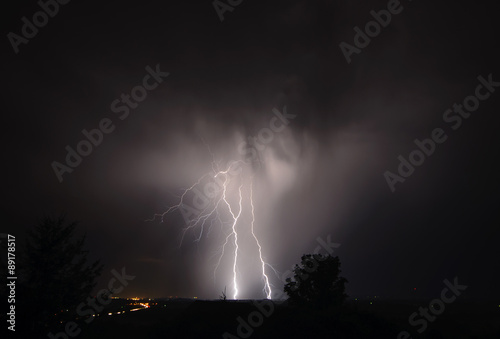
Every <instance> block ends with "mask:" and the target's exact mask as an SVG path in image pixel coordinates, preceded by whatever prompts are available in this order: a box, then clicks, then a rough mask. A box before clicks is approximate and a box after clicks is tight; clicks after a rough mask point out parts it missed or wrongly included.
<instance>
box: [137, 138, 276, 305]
mask: <svg viewBox="0 0 500 339" xmlns="http://www.w3.org/2000/svg"><path fill="white" fill-rule="evenodd" d="M205 145H206V146H207V148H208V151H209V152H210V154H211V156H212V163H211V165H212V171H211V172H209V173H207V174H205V175H203V176H202V177H200V178H199V179H198V181H196V182H195V183H194V184H193V185H192V186H190V187H189V188H187V189H185V190H184V191H183V192H182V194H181V195H180V199H179V201H178V203H177V204H176V205H174V206H171V207H169V208H168V209H167V210H166V211H165V212H163V213H159V214H155V215H154V217H153V218H152V219H148V220H147V221H154V220H156V219H157V218H159V219H160V222H164V220H165V217H166V216H167V215H168V214H169V213H173V212H175V211H177V210H181V212H183V215H184V216H185V214H184V211H185V210H186V209H187V208H188V207H190V206H189V204H186V201H185V200H186V199H187V196H188V194H189V193H190V192H193V191H194V190H195V188H196V187H197V186H199V185H201V183H202V182H203V181H204V180H205V179H207V178H208V179H210V180H215V181H216V182H217V180H219V181H218V182H217V183H218V184H219V187H218V188H217V190H216V191H215V192H214V195H215V198H214V199H213V200H212V201H210V203H207V204H206V206H204V207H203V208H202V209H200V210H196V214H195V216H194V218H190V219H189V220H186V226H185V227H184V228H183V229H182V234H181V240H180V244H179V246H181V245H182V243H183V241H184V238H185V235H186V233H187V232H188V231H195V232H196V237H195V241H197V242H199V241H201V239H202V237H203V234H204V233H206V234H207V236H208V234H210V232H211V231H212V228H213V226H214V225H215V224H217V223H219V224H220V225H221V228H222V231H223V232H224V229H225V227H226V226H227V225H228V224H230V225H231V227H230V228H227V231H226V232H224V234H225V235H224V237H225V238H224V239H225V240H224V242H223V244H222V246H221V247H220V250H219V252H220V255H219V258H218V260H217V263H216V265H215V268H214V272H213V277H214V283H215V281H216V272H217V269H218V268H219V266H220V264H221V261H222V258H223V257H224V255H225V254H226V253H227V251H226V247H227V246H228V245H229V244H230V243H233V244H234V251H233V252H232V253H233V258H232V259H233V261H232V274H233V279H232V280H233V281H232V283H233V290H234V292H233V298H234V299H236V298H237V297H238V293H239V288H238V279H237V277H238V274H237V273H238V272H239V267H238V254H239V251H240V244H239V241H241V239H240V238H239V237H238V229H239V228H240V227H243V226H240V222H239V221H240V216H241V215H242V213H243V211H244V199H243V189H244V187H245V184H246V185H247V186H249V188H247V189H245V191H247V192H248V191H249V202H250V206H249V207H250V208H248V213H250V214H251V222H250V225H249V228H250V231H251V234H252V236H253V238H254V240H255V243H256V244H257V248H258V260H260V266H261V269H262V280H263V283H264V288H263V293H264V295H265V296H266V298H267V299H271V297H272V289H271V284H270V282H269V277H268V275H267V274H266V266H269V267H270V268H271V269H272V270H273V271H275V272H276V270H275V269H274V268H273V267H272V266H271V265H270V264H269V263H267V262H265V261H264V259H263V250H262V245H261V243H260V241H259V239H258V237H257V235H256V232H255V229H254V224H255V220H256V217H255V206H254V201H253V198H254V197H253V176H252V177H251V178H250V182H249V183H248V181H247V182H246V183H245V180H244V177H243V175H242V173H241V172H240V173H239V174H238V175H232V174H231V173H230V171H231V169H232V166H234V165H235V164H240V165H241V164H244V162H243V161H241V160H240V161H236V162H233V163H232V164H231V165H229V166H228V167H227V168H226V169H225V170H223V171H221V170H219V164H218V163H217V162H216V161H215V156H214V154H213V153H212V151H211V150H210V147H209V146H208V144H206V143H205ZM219 177H220V178H219ZM222 177H223V179H221V178H222ZM235 180H237V182H238V181H239V182H238V184H239V186H238V209H237V210H236V208H235V206H234V207H233V206H231V201H230V200H229V198H228V193H229V192H228V191H229V190H230V185H231V186H232V182H233V181H235ZM231 191H233V190H232V189H231ZM233 199H234V198H233ZM245 201H246V199H245ZM233 205H234V202H233ZM226 207H227V209H226ZM183 209H184V211H183ZM193 210H194V209H193V208H190V211H193ZM228 212H229V213H228ZM191 214H194V213H192V212H190V215H191ZM226 217H228V218H230V220H227V219H226ZM208 224H209V226H207V225H208ZM205 227H208V231H207V232H206V230H205ZM231 239H233V241H231V242H230V240H231Z"/></svg>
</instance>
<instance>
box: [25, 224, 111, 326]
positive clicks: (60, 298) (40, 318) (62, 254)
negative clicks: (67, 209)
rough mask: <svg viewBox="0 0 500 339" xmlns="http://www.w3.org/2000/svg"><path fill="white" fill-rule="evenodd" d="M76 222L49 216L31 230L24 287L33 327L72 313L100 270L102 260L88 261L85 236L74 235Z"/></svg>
mask: <svg viewBox="0 0 500 339" xmlns="http://www.w3.org/2000/svg"><path fill="white" fill-rule="evenodd" d="M76 225H77V223H76V222H71V223H67V222H66V221H65V216H64V215H62V216H60V217H58V218H50V217H46V218H44V219H42V220H41V221H40V222H39V223H38V225H36V226H35V227H34V228H33V229H32V230H30V231H28V234H27V240H26V249H25V251H24V257H23V260H22V280H21V288H22V290H23V292H24V293H25V298H23V299H24V300H25V301H26V302H27V303H29V309H30V310H31V312H30V313H29V314H28V319H29V320H30V322H31V326H30V327H31V329H32V330H35V331H42V332H43V331H45V330H46V329H47V328H54V324H59V323H60V321H63V320H67V319H68V318H69V317H72V316H73V315H74V312H75V310H76V306H77V305H78V304H79V303H81V302H83V301H85V299H86V298H87V297H88V296H89V295H90V292H91V291H92V289H93V288H94V286H95V284H96V278H97V277H98V276H99V275H100V273H101V270H102V267H103V266H102V265H101V264H100V262H99V260H97V261H95V262H93V263H91V264H89V263H88V262H87V261H88V260H87V255H88V251H87V250H85V249H84V242H85V236H83V237H79V238H77V237H75V229H76ZM26 306H28V305H26ZM66 310H68V311H66Z"/></svg>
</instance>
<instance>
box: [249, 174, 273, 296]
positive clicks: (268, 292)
mask: <svg viewBox="0 0 500 339" xmlns="http://www.w3.org/2000/svg"><path fill="white" fill-rule="evenodd" d="M250 206H251V207H252V223H251V231H252V235H253V238H254V239H255V242H256V243H257V246H258V248H259V259H260V262H261V265H262V276H263V278H264V284H265V285H264V293H265V294H266V295H267V299H271V294H272V291H271V286H270V285H269V277H268V276H267V275H266V262H265V261H264V259H262V246H260V242H259V239H258V238H257V236H256V235H255V232H254V222H255V207H254V205H253V178H252V181H251V182H250Z"/></svg>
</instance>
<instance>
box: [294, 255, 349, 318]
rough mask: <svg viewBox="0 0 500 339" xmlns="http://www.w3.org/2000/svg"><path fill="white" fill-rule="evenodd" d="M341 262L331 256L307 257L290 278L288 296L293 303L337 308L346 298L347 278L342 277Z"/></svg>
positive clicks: (305, 256) (303, 257) (303, 258)
mask: <svg viewBox="0 0 500 339" xmlns="http://www.w3.org/2000/svg"><path fill="white" fill-rule="evenodd" d="M340 272H341V270H340V260H339V258H338V257H332V256H331V255H327V256H323V255H320V254H314V255H312V254H305V255H303V256H302V258H301V262H300V265H295V268H294V269H293V273H294V277H293V279H291V278H288V279H287V280H286V281H287V283H286V284H285V293H286V294H288V296H289V297H290V302H292V303H295V304H298V305H311V306H313V307H317V308H322V309H323V308H327V307H330V306H333V307H337V306H340V305H342V303H343V302H344V300H345V299H346V298H347V295H346V294H345V284H346V283H347V279H345V278H342V277H340V276H339V275H340Z"/></svg>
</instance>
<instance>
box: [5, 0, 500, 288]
mask: <svg viewBox="0 0 500 339" xmlns="http://www.w3.org/2000/svg"><path fill="white" fill-rule="evenodd" d="M402 5H403V6H404V7H405V9H404V11H402V12H401V13H400V14H398V15H397V16H394V17H393V18H392V21H391V23H390V25H389V26H388V27H387V28H384V29H383V31H382V32H381V33H380V35H379V36H377V37H376V38H374V39H372V41H371V43H370V45H369V46H368V47H366V48H364V49H363V50H362V52H361V53H360V54H359V55H353V56H352V63H351V64H348V63H347V62H346V60H345V57H344V55H343V54H342V52H341V50H340V49H339V46H338V45H339V44H340V42H342V41H346V42H348V43H352V40H353V37H354V34H355V32H354V31H353V28H354V26H359V27H363V26H364V24H365V23H366V22H368V21H369V20H372V17H371V15H370V11H371V10H380V9H384V8H386V7H387V1H376V2H361V1H355V2H342V1H273V2H249V1H246V2H243V3H242V5H240V6H238V7H237V8H236V9H235V11H234V12H232V13H229V14H227V17H226V19H225V20H224V22H222V23H221V22H220V21H219V20H218V17H217V14H216V12H215V10H214V9H213V8H212V6H211V4H210V2H206V1H205V2H189V3H175V4H163V5H159V4H156V3H153V2H151V3H144V4H141V5H139V4H135V5H133V4H132V5H131V4H123V3H119V4H117V5H116V6H113V5H111V4H106V5H103V4H97V3H96V4H91V3H86V4H79V3H70V4H68V5H67V6H65V7H64V8H62V9H61V12H60V13H59V14H58V15H57V17H56V18H54V19H53V20H52V21H51V22H50V25H48V26H47V27H45V28H44V29H43V31H41V32H40V33H39V35H38V36H37V37H36V39H34V40H32V41H30V43H29V44H27V45H25V46H21V47H20V53H19V54H18V55H15V54H14V53H11V55H7V62H8V65H7V63H4V64H3V68H4V72H5V73H6V74H7V83H8V86H7V88H6V94H7V96H8V100H9V101H8V102H9V104H8V107H9V109H8V112H9V114H7V115H6V117H5V119H6V120H5V125H6V126H9V130H8V131H7V133H6V134H5V135H4V139H5V141H4V147H5V149H6V151H5V157H6V159H10V160H9V161H12V163H15V164H16V165H15V166H13V167H10V168H8V169H7V174H6V175H5V177H6V178H17V180H7V181H8V182H7V183H6V185H7V188H8V191H9V192H12V193H10V194H11V196H12V198H11V203H12V208H11V209H10V212H9V219H10V221H11V225H12V226H11V227H13V228H14V227H18V228H19V229H22V228H25V227H26V225H29V224H30V223H33V221H34V220H35V219H36V218H37V217H38V216H39V215H40V214H42V213H45V212H50V213H53V212H57V211H60V210H66V211H67V212H68V214H69V216H70V217H72V218H75V219H78V220H81V221H82V226H83V227H84V229H85V230H86V231H87V232H88V233H89V238H88V239H89V242H90V244H89V246H90V248H91V251H92V252H93V253H94V254H95V255H96V256H97V257H103V258H104V261H105V263H106V265H107V266H109V267H110V268H117V269H118V268H120V267H122V266H124V265H125V266H127V270H128V271H130V272H131V274H133V275H136V276H137V279H136V280H135V281H134V284H136V285H135V286H136V287H133V286H132V284H131V287H130V290H128V291H127V293H130V294H133V293H139V294H144V295H147V294H148V293H150V294H151V295H157V296H158V295H172V294H173V295H193V294H199V295H204V296H206V297H216V296H217V295H215V294H214V291H213V290H212V286H209V287H207V286H206V285H207V284H208V285H210V281H209V279H210V277H211V267H207V266H209V265H208V264H207V261H205V259H204V258H205V257H206V254H207V253H211V251H212V250H213V247H212V246H214V243H215V241H212V240H207V241H206V243H200V244H195V243H193V242H192V240H193V239H192V237H191V238H189V241H188V242H187V243H186V245H185V246H183V247H181V248H180V249H177V246H178V240H179V232H180V231H181V228H182V227H183V226H184V225H185V224H184V220H183V219H182V216H181V215H179V214H174V215H171V216H169V218H168V220H167V221H166V222H165V223H163V224H158V223H152V222H144V220H145V219H147V218H149V217H151V216H152V215H153V214H154V213H158V212H161V211H163V210H165V209H166V208H167V207H168V206H171V205H172V204H175V203H176V202H177V198H176V196H177V195H179V194H180V193H181V188H186V187H189V186H190V185H192V184H193V183H194V182H195V181H196V180H197V178H199V177H200V176H201V175H203V174H205V173H207V172H208V171H210V168H211V164H210V161H211V159H212V158H211V156H210V154H209V153H208V151H207V147H206V145H205V144H204V142H203V141H205V142H206V143H207V144H209V145H210V148H211V149H212V151H213V153H214V154H215V155H216V157H217V158H218V159H220V160H221V161H222V162H223V163H227V161H230V160H237V159H238V158H239V157H241V156H242V155H241V154H240V153H239V152H238V151H237V146H238V145H239V144H240V143H241V142H243V141H245V140H247V138H248V137H252V136H256V135H257V134H258V132H259V131H260V130H261V129H262V128H265V127H268V126H269V120H270V119H271V118H272V117H273V112H272V110H273V108H277V109H279V110H282V109H283V107H284V106H286V107H287V110H288V112H290V113H291V114H294V115H296V118H294V119H293V120H292V121H291V122H290V124H289V125H287V129H286V131H284V132H283V133H279V134H276V136H275V138H274V140H273V142H272V143H270V144H269V145H267V148H266V152H267V153H266V157H267V159H268V162H266V163H265V168H264V170H263V176H262V182H261V186H260V187H261V189H260V191H258V192H257V194H260V195H259V201H260V203H259V206H258V207H259V208H260V211H262V219H261V220H260V222H261V224H262V226H261V227H263V228H262V229H261V231H262V232H263V233H264V234H265V236H264V239H263V243H264V248H272V250H271V251H270V252H271V253H269V254H268V255H267V256H268V258H269V259H270V260H271V261H272V262H273V263H274V264H275V265H276V266H277V267H278V268H279V269H280V270H283V271H284V270H286V269H288V268H289V267H290V265H291V264H293V263H295V262H297V260H298V258H299V257H300V255H301V254H302V253H304V252H310V251H312V250H313V249H314V247H315V239H316V238H317V237H318V236H325V235H326V234H331V235H332V236H333V238H334V239H335V241H336V242H339V243H342V247H341V248H340V249H339V251H341V252H339V254H341V259H343V258H345V259H343V260H344V261H343V267H344V269H345V272H346V273H347V274H348V278H349V279H350V280H351V281H352V289H353V290H352V293H385V294H393V295H396V294H399V295H404V291H405V288H403V287H401V286H405V287H406V286H407V285H409V284H412V283H413V282H414V281H415V280H416V279H421V280H422V281H428V280H432V274H431V273H429V275H426V274H425V272H426V271H427V269H426V265H430V266H432V270H434V271H435V272H438V273H436V274H438V275H439V274H442V275H443V276H444V277H447V276H446V274H445V273H447V270H448V269H447V268H445V267H446V265H451V266H453V265H454V264H451V262H454V260H455V259H451V257H456V258H462V259H463V260H465V261H466V262H467V260H470V259H467V258H463V257H462V254H460V253H461V252H460V251H461V250H460V245H458V244H459V243H461V242H463V241H465V240H466V239H467V237H468V235H467V232H466V231H464V229H467V228H469V227H470V225H469V224H468V223H467V222H466V221H465V220H468V219H471V222H473V214H470V215H466V216H465V217H460V216H458V215H456V214H454V213H451V216H448V215H449V214H450V212H449V211H450V210H453V209H454V207H453V206H462V207H464V206H468V204H469V200H466V199H465V198H464V199H465V200H464V201H462V202H460V198H458V197H459V196H460V197H465V196H467V194H466V192H467V193H471V195H475V196H478V197H479V200H480V201H487V200H488V198H486V197H487V196H488V194H490V193H489V192H490V191H489V190H485V191H483V190H482V189H479V188H475V187H476V184H475V183H476V181H475V180H479V177H478V173H490V174H492V173H494V170H493V168H492V167H491V165H490V164H489V163H488V162H486V163H485V164H484V165H480V163H481V161H482V160H481V159H485V158H489V157H491V155H488V154H490V153H488V152H487V151H486V149H485V147H486V146H485V145H490V146H489V147H492V146H491V143H492V142H493V141H494V139H493V135H494V133H495V131H494V129H493V126H494V123H493V122H494V121H496V119H497V117H496V116H495V115H494V112H495V108H496V107H497V106H498V101H497V100H498V99H496V98H492V99H491V101H488V103H486V104H485V105H484V106H482V107H481V108H480V112H481V113H478V114H477V116H475V117H474V119H475V120H472V118H471V120H470V124H469V122H467V127H464V129H463V131H460V133H462V134H457V135H454V136H450V141H449V143H447V144H446V145H445V146H443V148H442V149H440V150H437V151H436V154H435V155H433V158H432V160H429V161H427V162H426V163H425V164H424V165H423V166H422V167H420V168H418V170H417V173H416V174H415V175H414V176H412V177H411V179H409V180H408V181H407V182H405V183H404V187H402V188H401V193H399V192H398V193H397V195H391V193H390V190H389V189H388V187H387V184H386V182H385V180H384V178H383V176H382V173H383V172H384V171H385V170H388V169H390V170H392V169H393V168H395V167H396V166H397V160H396V158H397V156H398V154H405V155H407V154H408V153H409V152H410V151H412V149H413V148H412V147H413V146H412V145H413V144H412V143H413V140H414V139H415V138H426V137H429V135H430V132H431V131H432V129H433V128H435V127H438V126H439V124H440V123H441V121H440V120H441V117H442V113H443V112H444V110H445V109H447V108H448V107H450V105H451V103H453V102H454V101H459V100H462V99H463V98H464V96H466V95H469V94H470V92H471V90H473V88H474V86H475V83H476V80H475V79H476V77H477V76H478V75H484V76H486V75H487V74H489V73H491V72H493V74H498V75H497V76H496V79H499V78H500V73H495V69H496V68H497V66H496V63H497V61H496V60H497V57H498V46H497V45H496V40H495V39H494V34H493V31H492V27H493V24H492V22H493V21H492V20H493V19H491V15H488V14H487V13H488V9H487V8H481V7H477V6H483V5H474V6H475V7H474V8H473V9H470V8H469V7H468V6H463V5H461V4H459V3H454V4H453V6H452V7H450V6H448V5H446V4H435V3H430V2H423V1H413V2H411V3H409V2H402ZM484 6H485V5H484ZM33 10H34V7H32V6H31V5H27V6H26V7H23V8H22V9H21V8H19V10H18V12H16V13H15V15H13V17H12V18H11V19H10V20H9V22H8V23H9V27H8V28H6V30H7V31H10V30H14V29H18V28H19V27H20V20H19V18H20V17H22V16H23V15H27V14H29V13H32V12H33ZM25 13H27V14H25ZM424 19H425V20H424ZM7 31H5V32H7ZM9 47H10V46H9ZM495 47H496V48H495ZM156 64H159V65H160V68H161V70H162V71H165V72H169V73H170V75H169V76H168V77H167V78H166V79H165V81H164V82H163V83H161V84H160V85H159V86H158V87H157V88H156V89H154V90H152V91H150V92H148V95H147V98H146V99H145V100H144V101H143V102H141V103H140V104H139V106H138V107H137V108H136V109H134V110H132V111H131V113H130V115H129V116H128V117H127V118H126V119H125V120H123V121H121V120H120V119H119V118H118V116H117V115H116V114H115V113H114V112H112V111H111V108H110V105H111V103H112V102H113V101H114V100H116V99H117V98H120V96H121V94H122V93H130V91H131V89H132V88H134V86H137V85H139V84H141V83H142V80H143V77H144V75H145V74H146V71H145V67H146V66H148V65H149V66H151V67H154V65H156ZM495 95H496V94H495ZM103 118H109V119H112V120H113V122H114V125H115V127H116V129H115V130H114V131H113V132H112V133H110V134H107V135H105V136H104V139H103V142H102V144H100V145H99V146H98V147H96V148H95V150H94V151H93V152H92V154H91V155H89V156H88V157H85V158H84V159H83V161H82V164H81V165H80V166H78V168H76V169H75V170H74V172H73V173H70V174H65V177H64V182H63V183H62V184H59V183H58V181H57V178H56V176H55V175H54V172H53V170H52V168H51V167H50V163H51V162H52V161H54V160H56V161H61V162H63V161H64V158H65V156H66V152H65V150H64V148H65V146H66V145H71V146H73V147H74V146H75V145H76V144H77V143H78V142H79V141H80V140H82V138H83V137H84V136H83V135H82V133H81V130H82V129H92V128H96V127H97V126H98V124H99V121H101V120H102V119H103ZM451 138H453V139H451ZM489 143H490V144H489ZM476 144H477V145H476ZM438 152H441V153H438ZM464 157H465V158H466V159H467V160H463V159H464ZM475 164H477V165H475ZM471 173H472V174H471ZM468 176H470V177H471V178H468ZM481 183H482V186H485V185H488V184H489V182H486V181H485V182H481ZM491 185H493V184H491ZM459 187H463V191H461V189H460V188H459ZM436 191H438V192H437V193H436ZM472 193H475V194H472ZM481 199H484V200H481ZM267 201H269V202H268V203H267ZM457 204H458V205H457ZM460 204H462V205H460ZM470 204H471V205H474V203H473V202H470ZM479 205H481V203H479ZM476 207H477V206H476ZM447 211H448V212H447ZM471 213H472V212H471ZM445 215H446V216H445ZM459 222H460V223H459ZM458 225H460V226H458ZM436 229H439V231H436ZM16 232H17V231H16ZM436 232H437V235H436ZM487 233H488V231H487V227H486V226H485V228H484V229H483V230H482V231H480V232H479V234H487ZM411 234H413V235H414V237H415V239H417V240H416V241H415V242H412V236H411ZM447 234H452V235H451V237H452V238H453V239H455V240H454V242H451V243H448V240H444V239H448V235H447ZM495 234H496V233H495ZM433 237H437V238H436V240H434V241H435V242H436V246H437V247H436V248H433V247H432V246H431V245H430V243H432V241H433V240H429V239H430V238H433ZM478 237H479V236H478ZM489 239H492V237H490V238H489ZM450 241H451V240H450ZM485 241H491V240H485ZM443 243H444V244H445V245H442V246H443V247H444V248H445V249H449V250H448V251H446V250H443V249H440V248H439V247H440V246H441V244H443ZM401 244H406V246H403V245H401ZM490 244H491V243H490ZM429 246H430V247H431V248H430V249H428V251H429V253H428V254H425V253H422V248H424V247H425V248H429ZM485 248H490V247H488V246H486V247H485ZM470 252H471V253H470V255H471V256H474V257H475V258H478V260H484V261H483V262H484V263H485V264H484V265H486V263H488V262H490V261H488V260H489V259H483V258H484V257H488V256H491V255H490V254H488V253H489V252H488V253H486V252H487V250H484V251H478V250H477V248H476V253H475V254H473V253H472V252H474V250H472V249H471V250H470ZM417 253H418V254H417ZM342 256H343V257H342ZM436 257H438V258H440V259H439V260H437V259H435V258H436ZM457 260H458V259H457ZM380 262H387V267H385V266H384V265H382V264H380ZM413 265H415V267H416V268H415V272H412V271H411V270H412V269H411V268H410V267H413ZM459 267H460V265H458V264H457V265H456V266H453V267H452V268H449V270H450V272H451V271H452V270H453V268H455V269H456V270H458V269H459ZM467 267H469V266H467ZM481 267H483V266H481ZM377 270H381V271H382V272H389V273H387V274H388V275H390V276H391V277H393V278H392V279H393V281H391V282H387V281H385V280H384V279H383V278H382V277H380V278H377V279H375V280H374V282H373V284H372V285H373V287H372V286H369V287H367V286H365V285H363V281H365V279H366V277H367V276H369V275H370V274H375V271H377ZM463 270H464V271H466V272H465V273H460V272H455V271H454V272H451V273H450V274H451V275H460V276H469V277H472V276H473V275H474V274H475V273H471V272H479V271H480V270H479V269H477V268H470V269H469V268H466V269H463ZM108 271H109V270H108ZM442 272H444V273H442ZM380 275H381V276H383V274H380ZM420 276H422V277H420ZM104 279H106V278H104ZM426 279H427V280H426ZM485 280H486V279H482V280H481V279H478V284H480V283H481V282H482V283H484V284H488V282H486V281H485ZM103 281H106V280H103ZM359 281H361V282H359ZM432 281H434V280H432ZM435 281H437V284H439V283H440V281H442V279H441V278H439V279H435ZM275 283H276V284H278V283H279V281H278V280H277V279H275ZM429 284H432V283H429ZM470 286H471V289H472V286H473V284H472V283H471V284H470ZM259 292H260V288H259V287H257V288H256V289H255V291H248V294H249V295H251V294H252V293H254V294H256V295H257V294H258V293H259ZM215 293H218V291H216V292H215Z"/></svg>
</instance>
